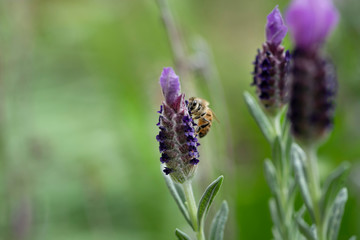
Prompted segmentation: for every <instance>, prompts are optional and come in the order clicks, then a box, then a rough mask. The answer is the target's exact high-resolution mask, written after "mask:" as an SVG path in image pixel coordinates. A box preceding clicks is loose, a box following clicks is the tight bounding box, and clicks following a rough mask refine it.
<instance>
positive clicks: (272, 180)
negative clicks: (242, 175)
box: [264, 159, 279, 197]
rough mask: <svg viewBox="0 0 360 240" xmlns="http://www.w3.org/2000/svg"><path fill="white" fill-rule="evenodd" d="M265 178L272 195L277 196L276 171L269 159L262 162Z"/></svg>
mask: <svg viewBox="0 0 360 240" xmlns="http://www.w3.org/2000/svg"><path fill="white" fill-rule="evenodd" d="M264 170H265V178H266V181H267V183H268V185H269V187H270V190H271V192H272V194H273V195H274V196H276V197H278V196H279V186H278V183H277V180H276V169H275V166H274V164H273V163H272V162H271V160H270V159H265V161H264Z"/></svg>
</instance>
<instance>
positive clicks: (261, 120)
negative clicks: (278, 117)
mask: <svg viewBox="0 0 360 240" xmlns="http://www.w3.org/2000/svg"><path fill="white" fill-rule="evenodd" d="M244 99H245V102H246V105H247V107H248V109H249V111H250V113H251V115H252V116H253V118H254V119H255V121H256V123H257V124H258V126H259V128H260V130H261V132H262V133H263V134H264V136H265V138H266V140H267V141H268V142H269V143H272V142H273V140H274V136H275V131H274V128H273V126H272V124H271V122H270V120H269V118H268V117H267V116H266V115H265V113H264V112H263V110H262V109H261V107H260V105H259V104H258V103H257V101H256V100H255V99H254V98H253V97H252V96H251V94H250V93H248V92H244Z"/></svg>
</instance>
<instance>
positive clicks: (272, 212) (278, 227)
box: [269, 198, 283, 236]
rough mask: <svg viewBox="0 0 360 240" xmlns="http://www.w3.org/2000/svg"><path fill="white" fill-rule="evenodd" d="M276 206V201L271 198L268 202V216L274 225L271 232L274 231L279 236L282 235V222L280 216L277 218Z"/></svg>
mask: <svg viewBox="0 0 360 240" xmlns="http://www.w3.org/2000/svg"><path fill="white" fill-rule="evenodd" d="M277 206H278V205H277V204H276V201H275V199H274V198H271V199H270V200H269V208H270V215H271V219H272V221H273V224H274V229H273V230H276V232H277V233H278V234H279V235H281V236H282V235H283V233H282V221H281V219H280V216H279V211H278V207H277Z"/></svg>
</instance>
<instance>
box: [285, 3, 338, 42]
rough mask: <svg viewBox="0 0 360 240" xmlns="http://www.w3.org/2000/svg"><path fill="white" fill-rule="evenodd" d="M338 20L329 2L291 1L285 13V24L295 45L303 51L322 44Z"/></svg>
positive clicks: (334, 9)
mask: <svg viewBox="0 0 360 240" xmlns="http://www.w3.org/2000/svg"><path fill="white" fill-rule="evenodd" d="M338 19H339V15H338V12H337V10H336V8H335V7H334V5H333V3H332V1H331V0H293V1H292V2H291V4H290V7H289V9H288V10H287V12H286V23H287V25H288V26H289V29H290V33H291V35H292V38H293V39H294V41H295V45H296V47H297V48H303V49H311V48H317V47H318V46H319V45H321V44H323V43H324V42H325V40H326V37H327V36H328V35H329V34H330V33H331V31H332V30H333V29H334V27H335V26H336V24H337V22H338Z"/></svg>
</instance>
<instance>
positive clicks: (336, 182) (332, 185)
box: [320, 162, 350, 216]
mask: <svg viewBox="0 0 360 240" xmlns="http://www.w3.org/2000/svg"><path fill="white" fill-rule="evenodd" d="M349 168H350V164H349V163H348V162H343V163H342V164H341V165H340V166H339V167H338V168H337V169H336V170H335V171H334V172H332V173H331V174H330V176H329V177H328V178H327V179H326V181H325V183H324V187H323V190H322V192H323V194H322V196H321V200H320V207H321V214H322V216H324V215H325V213H326V212H327V209H328V208H329V206H328V205H329V203H330V202H332V201H333V200H334V198H335V197H336V194H337V193H338V191H339V190H340V188H341V187H342V186H343V182H344V181H345V177H346V176H347V173H348V170H349Z"/></svg>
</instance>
